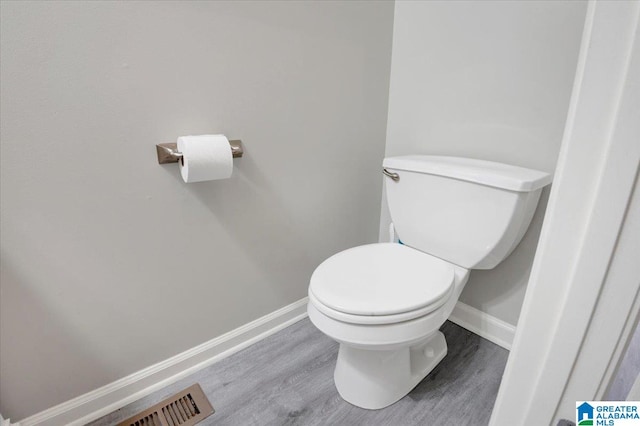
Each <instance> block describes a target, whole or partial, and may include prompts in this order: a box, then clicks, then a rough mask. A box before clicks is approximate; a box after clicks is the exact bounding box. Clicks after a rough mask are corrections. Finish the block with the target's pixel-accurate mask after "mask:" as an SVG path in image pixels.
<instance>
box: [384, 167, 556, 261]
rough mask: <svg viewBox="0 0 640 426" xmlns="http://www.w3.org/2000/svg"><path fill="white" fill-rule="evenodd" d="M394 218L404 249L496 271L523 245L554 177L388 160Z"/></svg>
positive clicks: (387, 180) (516, 169)
mask: <svg viewBox="0 0 640 426" xmlns="http://www.w3.org/2000/svg"><path fill="white" fill-rule="evenodd" d="M383 167H384V169H386V170H387V171H388V172H390V173H396V174H397V177H398V179H397V180H395V179H392V178H391V177H388V176H387V177H385V186H386V191H387V200H388V204H389V211H390V213H391V219H392V221H393V224H394V227H395V229H396V232H397V234H398V236H399V238H400V240H402V242H403V243H404V244H406V245H407V246H409V247H413V248H415V249H417V250H421V251H423V252H426V253H429V254H431V255H434V256H437V257H439V258H441V259H444V260H446V261H448V262H451V263H454V264H456V265H459V266H462V267H464V268H467V269H491V268H493V267H495V266H496V265H497V264H498V263H500V262H502V260H504V259H505V258H506V257H507V256H509V254H510V253H511V252H512V251H513V249H514V248H515V247H516V246H517V245H518V243H519V242H520V240H521V239H522V236H523V235H524V233H525V231H526V230H527V228H528V227H529V224H530V222H531V218H532V217H533V213H534V212H535V209H536V206H537V204H538V200H539V198H540V192H541V191H542V188H543V187H544V186H546V185H548V184H549V183H551V175H550V174H548V173H545V172H540V171H537V170H531V169H525V168H522V167H515V166H510V165H507V164H502V163H495V162H491V161H484V160H475V159H470V158H460V157H441V156H427V155H408V156H401V157H388V158H385V159H384V162H383Z"/></svg>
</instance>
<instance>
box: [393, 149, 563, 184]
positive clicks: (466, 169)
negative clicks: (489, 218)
mask: <svg viewBox="0 0 640 426" xmlns="http://www.w3.org/2000/svg"><path fill="white" fill-rule="evenodd" d="M382 166H383V167H385V168H388V169H394V170H406V171H410V172H417V173H426V174H431V175H438V176H445V177H450V178H453V179H459V180H465V181H469V182H475V183H478V184H481V185H487V186H493V187H496V188H503V189H508V190H511V191H518V192H529V191H535V190H536V189H539V188H542V187H543V186H546V185H548V184H550V183H551V180H552V176H551V174H549V173H546V172H541V171H538V170H532V169H525V168H524V167H517V166H511V165H508V164H503V163H496V162H494V161H486V160H476V159H473V158H463V157H445V156H438V155H403V156H399V157H387V158H385V159H384V161H383V162H382Z"/></svg>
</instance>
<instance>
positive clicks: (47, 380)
mask: <svg viewBox="0 0 640 426" xmlns="http://www.w3.org/2000/svg"><path fill="white" fill-rule="evenodd" d="M0 263H1V264H2V278H1V282H2V297H1V298H0V360H1V361H2V362H0V376H1V377H2V380H1V381H0V412H2V414H3V416H4V417H6V418H12V419H23V418H25V417H27V416H29V415H31V414H33V413H36V412H39V411H42V410H44V409H47V408H49V407H51V406H53V405H54V404H57V403H58V402H59V401H60V400H67V399H70V398H73V397H75V396H76V393H75V392H77V391H78V389H69V388H68V387H67V386H66V383H67V382H68V377H67V371H68V366H74V368H75V369H76V370H78V371H93V375H91V376H90V377H81V378H75V379H74V380H75V381H76V382H78V381H79V382H80V383H81V387H82V388H81V389H79V391H80V392H88V391H90V390H92V389H95V388H96V387H98V386H100V385H102V384H103V383H106V382H108V381H109V379H110V378H111V377H112V376H113V375H114V374H116V373H117V371H115V370H113V369H112V367H110V366H109V365H107V364H105V363H104V362H102V361H101V359H100V353H96V352H95V351H91V345H87V344H86V342H85V341H84V339H83V338H82V335H81V332H79V331H78V325H77V324H75V323H74V322H73V312H70V313H67V317H66V318H65V317H64V316H63V315H61V313H60V312H56V311H55V310H53V309H51V307H50V305H51V303H49V301H48V300H47V299H48V298H58V297H65V296H64V294H62V291H61V290H55V289H52V291H51V292H49V294H48V295H43V294H37V293H36V291H34V287H36V286H34V283H32V282H30V278H29V273H28V271H21V270H19V268H17V267H16V266H15V265H14V264H13V262H12V261H11V258H10V257H9V254H8V253H7V252H5V251H3V252H2V253H0ZM16 324H19V326H16ZM68 348H74V350H73V351H70V350H69V349H68ZM19 364H24V365H29V366H31V369H30V370H29V375H28V376H26V377H25V376H24V370H22V371H21V370H20V369H16V368H10V367H11V366H15V365H19ZM52 365H58V366H60V367H61V368H51V366H52ZM25 388H26V390H25ZM11 389H22V390H24V392H11ZM51 389H55V390H56V392H55V394H52V393H51V392H50V390H51ZM24 394H28V395H29V396H30V398H29V399H28V400H25V399H24V398H22V395H24ZM9 407H11V409H9Z"/></svg>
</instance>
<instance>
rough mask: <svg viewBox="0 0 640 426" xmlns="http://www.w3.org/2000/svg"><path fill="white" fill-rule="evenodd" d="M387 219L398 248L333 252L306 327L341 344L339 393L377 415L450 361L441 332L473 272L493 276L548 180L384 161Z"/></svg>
mask: <svg viewBox="0 0 640 426" xmlns="http://www.w3.org/2000/svg"><path fill="white" fill-rule="evenodd" d="M383 173H384V174H385V176H387V178H388V179H385V188H386V193H387V201H388V206H389V212H390V213H391V219H392V221H393V224H394V226H395V229H396V230H397V232H398V235H399V236H400V238H401V239H402V241H403V242H404V244H398V243H379V244H369V245H364V246H358V247H354V248H351V249H347V250H344V251H342V252H340V253H337V254H335V255H333V256H331V257H329V258H328V259H327V260H325V261H324V262H322V263H321V264H320V265H319V266H318V267H317V268H316V270H315V271H314V273H313V275H312V276H311V280H310V284H309V304H308V307H307V311H308V313H309V318H310V320H311V322H312V323H313V324H314V325H315V326H316V327H317V328H318V329H319V330H320V331H322V332H323V333H325V334H326V335H327V336H329V337H331V338H333V339H334V340H336V341H337V342H338V343H339V344H340V349H339V351H338V359H337V361H336V368H335V372H334V380H335V385H336V388H337V389H338V392H339V394H340V396H341V397H342V398H343V399H344V400H346V401H347V402H350V403H351V404H353V405H356V406H358V407H362V408H367V409H380V408H384V407H386V406H388V405H391V404H393V403H394V402H396V401H398V400H399V399H400V398H402V397H403V396H405V395H406V394H407V393H409V392H410V391H411V389H413V388H414V387H415V386H416V385H417V384H418V383H419V382H420V381H421V380H422V379H423V378H424V377H426V376H427V375H428V374H429V373H430V372H431V371H432V370H433V369H434V368H435V366H436V365H438V363H439V362H440V361H441V360H442V359H443V358H444V357H445V356H446V354H447V343H446V341H445V338H444V335H443V334H442V333H441V332H440V331H439V328H440V326H441V325H442V324H443V323H444V322H445V321H446V320H447V318H448V317H449V315H451V312H452V311H453V308H454V306H455V304H456V302H457V301H458V298H459V296H460V293H461V292H462V289H463V288H464V286H465V284H466V283H467V279H468V278H469V270H471V269H491V268H493V267H495V266H496V265H497V264H499V263H500V262H501V261H502V260H504V259H505V258H506V257H507V256H509V254H510V253H511V252H512V251H513V250H514V248H515V247H516V246H517V245H518V243H519V242H520V240H521V239H522V236H523V235H524V233H525V231H526V230H527V228H528V227H529V224H530V222H531V218H532V217H533V213H534V211H535V209H536V206H537V203H538V200H539V198H540V192H541V190H542V188H543V187H544V186H545V185H548V184H549V183H550V182H551V176H550V175H549V174H548V173H544V172H540V171H537V170H531V169H525V168H521V167H515V166H510V165H506V164H501V163H494V162H490V161H483V160H475V159H468V158H458V157H440V156H424V155H409V156H403V157H390V158H385V160H384V162H383Z"/></svg>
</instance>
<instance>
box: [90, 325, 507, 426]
mask: <svg viewBox="0 0 640 426" xmlns="http://www.w3.org/2000/svg"><path fill="white" fill-rule="evenodd" d="M442 332H443V333H444V334H445V336H446V339H447V344H448V346H449V353H448V354H447V356H446V357H445V359H444V360H443V361H442V362H441V363H440V364H439V365H438V366H437V367H436V368H435V370H433V371H432V372H431V374H430V375H429V376H427V378H425V379H424V380H423V381H422V382H421V383H420V384H419V385H418V386H417V387H416V388H415V389H414V390H413V391H412V392H411V393H409V395H407V396H406V397H404V398H403V399H401V400H400V401H398V402H397V403H395V404H393V405H391V406H389V407H387V408H384V409H382V410H377V411H370V410H364V409H361V408H358V407H354V406H353V405H350V404H348V403H347V402H345V401H343V400H342V399H341V398H340V396H339V395H338V392H337V391H336V388H335V386H334V384H333V369H334V366H335V361H336V355H337V352H338V345H337V343H335V342H334V341H332V340H331V339H329V338H328V337H326V336H325V335H324V334H322V333H321V332H319V331H318V330H317V329H316V328H315V327H314V326H313V325H312V324H311V323H310V322H309V320H308V319H305V320H302V321H300V322H298V323H296V324H294V325H292V326H290V327H288V328H286V329H284V330H282V331H280V332H279V333H277V334H274V335H273V336H270V337H268V338H266V339H265V340H262V341H260V342H258V343H256V344H255V345H253V346H250V347H248V348H246V349H244V350H243V351H241V352H238V353H237V354H234V355H232V356H231V357H229V358H227V359H224V360H222V361H220V362H219V363H217V364H214V365H212V366H210V367H208V368H206V369H204V370H201V371H199V372H197V373H194V374H193V375H191V376H189V377H187V378H185V379H183V380H181V381H179V382H177V383H174V384H173V385H171V386H168V387H166V388H164V389H162V390H160V391H158V392H156V393H154V394H152V395H150V396H148V397H145V398H142V399H140V400H138V401H136V402H134V403H132V404H129V405H127V406H126V407H124V408H122V409H120V410H117V411H115V412H113V413H111V414H108V415H107V416H105V417H102V418H101V419H98V420H96V421H95V422H93V423H91V425H93V426H98V425H113V424H116V423H117V422H119V421H121V420H124V419H126V418H127V417H130V416H132V415H133V414H135V413H137V412H139V411H142V410H144V409H145V408H147V407H149V406H151V405H153V404H155V403H156V402H159V401H161V400H162V399H164V398H166V397H168V396H170V395H171V394H173V393H175V392H178V391H180V390H182V389H184V388H186V387H188V386H190V385H191V384H193V383H195V382H198V383H200V385H201V386H202V389H203V390H204V392H205V393H206V395H207V396H208V398H209V400H210V401H211V403H212V404H213V406H214V408H215V410H216V412H215V414H213V415H212V416H210V417H209V418H207V419H205V420H204V421H203V422H202V423H200V424H202V425H220V426H222V425H228V426H244V425H376V426H377V425H393V426H404V425H407V426H408V425H438V426H444V425H452V426H453V425H455V426H466V425H470V426H482V425H486V424H487V423H488V422H489V417H490V415H491V409H492V407H493V402H494V400H495V397H496V394H497V392H498V386H499V385H500V379H501V377H502V372H503V370H504V366H505V363H506V361H507V356H508V352H507V351H506V350H505V349H503V348H501V347H499V346H497V345H494V344H493V343H491V342H489V341H487V340H485V339H482V338H481V337H478V336H477V335H475V334H473V333H471V332H469V331H467V330H465V329H463V328H460V327H458V326H457V325H455V324H453V323H450V322H447V323H445V324H444V325H443V327H442Z"/></svg>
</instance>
